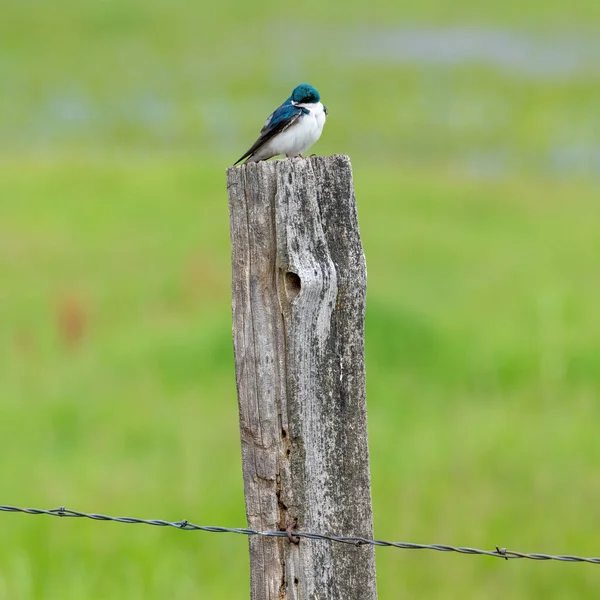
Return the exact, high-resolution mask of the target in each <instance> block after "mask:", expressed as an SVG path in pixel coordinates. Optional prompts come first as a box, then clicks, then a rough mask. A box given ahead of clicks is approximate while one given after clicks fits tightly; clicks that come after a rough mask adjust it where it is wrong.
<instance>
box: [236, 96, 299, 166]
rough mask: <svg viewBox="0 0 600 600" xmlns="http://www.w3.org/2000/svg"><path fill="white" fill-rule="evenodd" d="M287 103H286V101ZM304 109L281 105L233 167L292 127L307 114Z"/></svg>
mask: <svg viewBox="0 0 600 600" xmlns="http://www.w3.org/2000/svg"><path fill="white" fill-rule="evenodd" d="M286 102H287V101H286ZM308 112H309V111H308V110H307V109H306V108H303V107H301V106H294V105H292V104H286V103H283V104H282V105H281V106H280V107H279V108H278V109H277V110H275V111H274V112H272V113H271V114H270V115H269V118H268V119H267V120H266V122H265V124H264V126H263V128H262V129H261V132H260V136H259V137H258V139H257V140H256V141H255V142H254V144H252V146H251V148H250V149H249V150H248V151H247V152H246V153H245V154H244V155H243V156H242V157H241V158H239V159H238V160H236V161H235V163H234V165H237V164H238V163H239V162H241V161H242V160H244V159H245V158H249V157H250V156H252V155H253V154H254V153H255V152H256V151H257V150H258V149H259V148H260V147H261V146H262V145H263V144H264V143H265V142H268V141H269V140H270V139H271V138H273V137H275V136H276V135H277V134H278V133H281V132H282V131H285V130H286V129H287V128H288V127H290V125H293V124H294V123H295V122H296V121H297V120H298V119H299V118H300V117H301V116H302V115H303V114H305V113H308Z"/></svg>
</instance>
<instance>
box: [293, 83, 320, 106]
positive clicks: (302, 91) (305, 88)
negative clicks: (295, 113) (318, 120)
mask: <svg viewBox="0 0 600 600" xmlns="http://www.w3.org/2000/svg"><path fill="white" fill-rule="evenodd" d="M320 101H321V95H320V94H319V92H318V91H317V90H316V89H315V88H314V87H313V86H312V85H309V84H308V83H301V84H300V85H297V86H296V87H295V88H294V91H293V92H292V102H293V103H294V104H316V103H317V102H320Z"/></svg>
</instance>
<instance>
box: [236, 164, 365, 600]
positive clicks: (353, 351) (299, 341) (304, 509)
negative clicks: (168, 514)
mask: <svg viewBox="0 0 600 600" xmlns="http://www.w3.org/2000/svg"><path fill="white" fill-rule="evenodd" d="M227 188H228V193H229V209H230V216H231V242H232V264H233V268H232V271H233V273H232V277H233V289H232V297H233V303H232V304H233V339H234V349H235V366H236V380H237V390H238V402H239V415H240V432H241V441H242V464H243V474H244V494H245V499H246V514H247V517H248V524H249V527H250V528H252V529H258V530H274V529H275V530H283V529H285V528H286V526H288V525H289V524H290V523H293V522H295V521H297V529H298V530H299V531H307V532H309V531H310V532H319V533H327V534H331V535H351V536H361V537H369V538H370V537H372V536H373V516H372V507H371V481H370V473H369V454H368V440H367V419H366V402H365V401H366V394H365V366H364V335H363V332H364V313H365V298H366V267H365V260H364V254H363V250H362V245H361V241H360V236H359V230H358V220H357V214H356V204H355V197H354V188H353V184H352V168H351V166H350V159H349V158H348V157H347V156H341V155H336V156H330V157H315V158H297V159H286V160H278V161H273V162H260V163H256V164H246V165H242V166H239V167H231V168H230V169H228V171H227ZM249 542H250V580H251V598H252V600H282V599H285V600H317V599H319V600H337V599H339V600H375V599H376V598H377V590H376V585H375V551H374V548H373V546H370V545H362V546H353V545H346V544H339V543H333V542H329V541H319V540H309V539H302V540H301V541H300V543H299V544H294V543H291V542H290V541H289V540H288V539H287V538H282V537H262V536H251V537H250V538H249Z"/></svg>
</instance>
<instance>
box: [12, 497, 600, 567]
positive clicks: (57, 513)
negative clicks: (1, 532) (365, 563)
mask: <svg viewBox="0 0 600 600" xmlns="http://www.w3.org/2000/svg"><path fill="white" fill-rule="evenodd" d="M0 511H3V512H12V513H22V514H28V515H49V516H51V517H67V518H68V517H71V518H85V519H92V520H94V521H113V522H116V523H130V524H141V525H154V526H156V527H174V528H175V529H181V530H183V531H209V532H212V533H237V534H241V535H248V536H250V535H260V536H264V537H287V538H289V539H292V538H291V531H292V530H291V528H289V530H288V531H257V530H255V529H247V528H243V527H241V528H238V527H218V526H212V525H195V524H194V523H190V522H189V521H187V520H185V519H184V520H182V521H165V520H164V519H138V518H136V517H111V516H108V515H102V514H99V513H85V512H81V511H77V510H69V509H67V508H65V507H64V506H61V507H60V508H52V509H49V510H46V509H43V508H20V507H17V506H4V505H0ZM293 537H295V538H305V539H309V540H323V541H328V542H336V543H340V544H351V545H353V546H362V545H365V544H367V545H371V546H383V547H392V548H400V549H402V550H435V551H437V552H457V553H459V554H473V555H483V556H493V557H495V558H503V559H505V560H509V559H514V558H527V559H530V560H559V561H563V562H578V563H592V564H600V557H585V556H572V555H570V554H540V553H527V552H517V551H516V550H507V549H506V548H500V547H498V546H495V550H480V549H479V548H468V547H464V546H449V545H446V544H413V543H409V542H388V541H385V540H372V539H369V538H363V537H356V536H343V535H339V536H338V535H327V534H323V533H308V532H304V531H295V530H294V531H293Z"/></svg>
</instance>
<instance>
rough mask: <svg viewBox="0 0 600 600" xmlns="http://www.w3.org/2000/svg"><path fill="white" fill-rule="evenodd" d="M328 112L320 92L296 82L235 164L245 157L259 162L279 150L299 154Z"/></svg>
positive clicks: (315, 135)
mask: <svg viewBox="0 0 600 600" xmlns="http://www.w3.org/2000/svg"><path fill="white" fill-rule="evenodd" d="M327 114H328V111H327V107H326V106H324V105H323V104H321V95H320V94H319V92H318V91H317V90H316V89H315V88H314V87H313V86H312V85H309V84H308V83H301V84H300V85H297V86H296V87H295V88H294V90H293V91H292V94H291V96H290V97H289V98H288V99H287V100H286V101H285V102H284V103H283V104H282V105H281V106H280V107H279V108H277V109H276V110H274V111H273V112H272V113H271V114H270V115H269V117H268V118H267V120H266V121H265V124H264V126H263V128H262V129H261V131H260V135H259V137H258V139H257V140H256V141H255V142H254V144H252V146H251V147H250V149H249V150H248V151H247V152H246V153H245V154H244V155H243V156H242V157H241V158H239V159H238V160H237V161H235V163H234V165H237V164H238V163H239V162H241V161H243V160H244V159H246V160H244V162H259V161H261V160H267V159H269V158H273V156H277V155H279V154H285V155H286V156H287V157H288V158H289V157H293V156H300V157H302V153H303V152H306V150H308V149H309V148H310V147H311V146H312V145H313V144H314V143H315V142H316V141H317V140H318V139H319V138H320V137H321V133H322V131H323V125H325V119H326V118H327Z"/></svg>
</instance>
